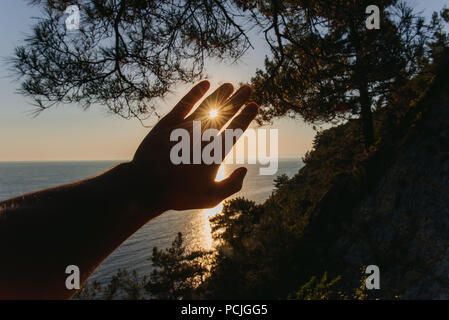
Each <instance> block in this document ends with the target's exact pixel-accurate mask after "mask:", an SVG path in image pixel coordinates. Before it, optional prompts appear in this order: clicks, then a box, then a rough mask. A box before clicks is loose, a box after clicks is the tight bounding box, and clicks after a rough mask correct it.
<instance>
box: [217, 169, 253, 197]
mask: <svg viewBox="0 0 449 320" xmlns="http://www.w3.org/2000/svg"><path fill="white" fill-rule="evenodd" d="M247 172H248V169H246V168H244V167H240V168H238V169H236V170H234V172H232V173H231V175H230V176H229V177H227V178H226V179H224V180H222V181H220V182H217V189H218V192H217V193H218V195H219V196H220V198H221V199H225V198H227V197H229V196H231V195H233V194H234V193H236V192H239V191H240V190H241V189H242V185H243V179H244V178H245V176H246V173H247Z"/></svg>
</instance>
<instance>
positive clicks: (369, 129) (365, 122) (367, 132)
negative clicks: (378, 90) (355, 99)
mask: <svg viewBox="0 0 449 320" xmlns="http://www.w3.org/2000/svg"><path fill="white" fill-rule="evenodd" d="M359 90H360V105H361V111H360V120H361V121H362V131H363V137H364V139H365V150H366V151H369V148H370V147H371V146H372V145H373V144H374V126H373V113H372V112H371V99H370V97H369V94H368V86H367V85H366V84H364V85H362V86H361V87H360V89H359Z"/></svg>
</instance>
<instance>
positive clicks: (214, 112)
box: [209, 109, 218, 119]
mask: <svg viewBox="0 0 449 320" xmlns="http://www.w3.org/2000/svg"><path fill="white" fill-rule="evenodd" d="M217 115H218V110H217V109H212V110H211V111H210V112H209V118H211V119H213V118H215V117H216V116H217Z"/></svg>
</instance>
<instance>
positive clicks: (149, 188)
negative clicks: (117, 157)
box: [107, 162, 168, 218]
mask: <svg viewBox="0 0 449 320" xmlns="http://www.w3.org/2000/svg"><path fill="white" fill-rule="evenodd" d="M107 174H109V178H110V180H111V185H112V186H113V188H114V189H115V190H116V192H115V194H114V195H113V196H114V197H116V200H118V201H119V202H120V203H121V204H122V205H124V206H126V207H127V208H132V209H133V210H139V211H141V212H142V213H143V214H146V215H151V217H153V216H154V215H159V214H161V213H163V212H164V211H166V210H168V206H167V201H166V196H165V192H164V188H162V184H161V183H160V182H159V181H158V179H157V177H155V176H149V175H148V173H146V172H142V171H141V170H140V169H139V168H138V167H137V166H136V165H135V164H134V163H133V162H125V163H121V164H119V165H117V166H116V167H114V168H112V169H111V170H110V171H108V172H107ZM151 217H150V218H151Z"/></svg>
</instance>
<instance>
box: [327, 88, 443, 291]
mask: <svg viewBox="0 0 449 320" xmlns="http://www.w3.org/2000/svg"><path fill="white" fill-rule="evenodd" d="M446 89H448V88H447V87H446ZM447 92H449V90H447ZM434 100H435V101H434V102H432V103H433V105H432V106H431V107H429V108H428V109H427V111H426V112H425V114H424V115H423V118H422V120H421V121H420V123H419V127H417V128H416V129H415V130H414V131H415V133H414V134H413V136H412V137H409V138H407V140H406V143H404V144H402V145H401V146H398V149H397V152H396V156H395V158H394V160H393V161H392V163H391V165H389V166H388V169H387V171H386V173H385V175H383V177H382V178H381V179H380V181H379V182H378V183H377V185H376V187H375V188H374V189H373V191H372V192H370V193H369V195H368V196H366V197H365V198H364V199H363V200H362V201H361V202H360V205H358V206H357V207H356V208H355V210H354V211H353V213H352V214H351V215H350V216H351V217H350V219H348V220H346V221H345V222H344V223H342V226H341V228H342V231H343V232H341V233H339V236H338V237H337V239H336V242H335V243H334V244H333V245H332V246H331V248H330V250H329V251H328V254H329V256H328V258H329V259H330V261H332V263H333V266H334V267H335V269H334V270H336V272H339V273H340V274H341V275H342V276H343V279H346V280H344V281H345V282H346V284H345V285H347V286H348V287H352V288H354V287H360V274H361V268H362V267H363V266H367V265H377V266H378V267H379V269H380V290H370V292H369V293H370V295H371V296H372V297H379V298H384V299H385V298H387V299H390V298H395V297H399V298H400V299H449V95H448V94H447V93H446V92H441V95H440V96H439V97H438V98H437V99H434ZM328 261H329V260H328Z"/></svg>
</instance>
